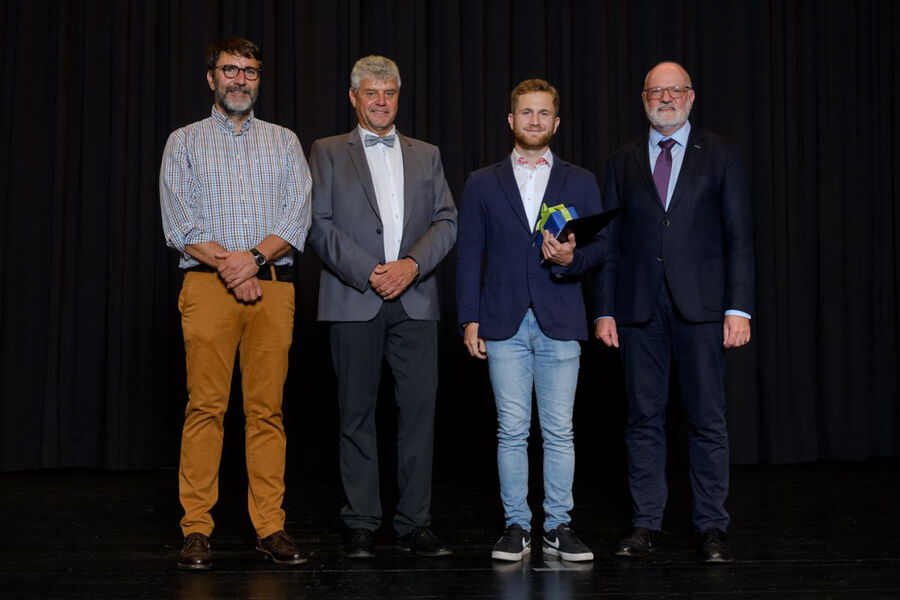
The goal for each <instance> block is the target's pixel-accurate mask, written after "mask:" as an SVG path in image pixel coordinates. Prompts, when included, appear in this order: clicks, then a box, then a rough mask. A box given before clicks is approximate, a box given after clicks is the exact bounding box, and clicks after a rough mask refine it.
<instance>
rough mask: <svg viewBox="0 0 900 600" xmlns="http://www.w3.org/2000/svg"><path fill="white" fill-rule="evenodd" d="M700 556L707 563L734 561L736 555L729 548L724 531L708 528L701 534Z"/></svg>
mask: <svg viewBox="0 0 900 600" xmlns="http://www.w3.org/2000/svg"><path fill="white" fill-rule="evenodd" d="M700 557H701V558H702V560H703V562H705V563H706V564H713V565H714V564H723V563H730V562H734V555H733V554H732V553H731V550H729V549H728V542H727V541H726V540H725V532H724V531H722V530H721V529H707V530H706V531H704V532H703V533H701V534H700Z"/></svg>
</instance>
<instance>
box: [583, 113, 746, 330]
mask: <svg viewBox="0 0 900 600" xmlns="http://www.w3.org/2000/svg"><path fill="white" fill-rule="evenodd" d="M647 139H648V135H646V134H645V135H644V136H642V137H641V138H640V139H637V140H635V141H633V142H632V143H630V144H628V145H626V146H625V147H624V148H622V149H621V150H618V151H617V152H616V153H615V154H613V156H612V157H611V158H610V159H609V163H608V165H607V169H606V181H605V184H604V188H603V202H604V204H605V205H606V207H607V209H611V208H616V207H618V208H620V209H621V213H620V214H619V215H617V216H616V218H615V220H613V222H612V223H611V224H610V226H609V227H608V229H609V233H608V243H609V257H608V259H607V262H606V265H605V267H604V269H603V272H602V273H601V274H600V276H598V277H597V278H596V279H595V293H596V294H595V299H596V301H597V306H596V307H595V316H596V317H601V316H613V317H615V318H616V321H617V322H618V323H625V324H627V323H641V322H645V321H648V320H650V318H651V317H652V316H653V314H654V312H655V310H656V303H657V298H658V294H659V289H660V286H661V285H662V283H663V280H665V281H666V282H668V285H669V289H670V290H671V293H672V298H673V300H674V301H675V305H676V307H677V308H678V310H679V312H680V313H681V314H682V316H684V317H685V318H686V319H687V320H689V321H697V322H702V321H719V320H722V319H723V317H724V313H725V311H726V310H729V309H735V310H741V311H744V312H746V313H749V314H753V312H754V308H755V304H754V283H755V281H754V280H755V264H754V258H753V223H752V219H753V215H752V207H751V202H750V193H749V190H748V187H747V178H746V173H745V171H744V166H743V163H742V161H741V156H740V151H739V150H738V148H737V146H735V145H734V144H732V143H730V142H728V141H726V140H724V139H723V138H721V137H719V136H717V135H715V134H712V133H709V132H706V131H702V130H699V129H692V130H691V134H690V137H689V139H688V143H687V147H686V148H685V155H684V162H683V163H682V166H681V172H680V173H679V175H678V181H677V183H676V186H675V190H674V192H673V194H672V200H671V201H670V203H669V210H668V211H664V210H663V209H662V205H661V203H660V200H659V195H658V193H657V191H656V186H655V185H654V183H653V175H652V172H651V170H650V158H649V155H648V151H647Z"/></svg>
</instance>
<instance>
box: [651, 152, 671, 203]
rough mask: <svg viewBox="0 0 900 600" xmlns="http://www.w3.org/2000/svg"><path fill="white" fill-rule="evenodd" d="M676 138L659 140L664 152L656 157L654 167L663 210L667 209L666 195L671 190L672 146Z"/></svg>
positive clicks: (655, 180)
mask: <svg viewBox="0 0 900 600" xmlns="http://www.w3.org/2000/svg"><path fill="white" fill-rule="evenodd" d="M674 145H675V140H673V139H671V138H669V139H667V140H662V141H660V142H659V147H660V148H662V152H660V153H659V156H657V157H656V166H655V167H654V168H653V182H654V183H655V184H656V191H657V192H658V193H659V202H660V203H661V204H662V207H663V210H666V195H667V194H668V192H669V176H670V175H671V174H672V146H674Z"/></svg>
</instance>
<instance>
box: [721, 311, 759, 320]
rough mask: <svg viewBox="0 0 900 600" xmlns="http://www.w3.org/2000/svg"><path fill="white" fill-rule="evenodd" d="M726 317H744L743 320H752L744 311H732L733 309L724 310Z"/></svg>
mask: <svg viewBox="0 0 900 600" xmlns="http://www.w3.org/2000/svg"><path fill="white" fill-rule="evenodd" d="M728 315H734V316H736V317H744V318H745V319H752V318H753V317H751V316H750V315H748V314H747V313H745V312H744V311H742V310H734V309H733V308H732V309H730V310H726V311H725V316H726V317H727V316H728Z"/></svg>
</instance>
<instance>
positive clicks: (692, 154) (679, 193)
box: [669, 129, 706, 212]
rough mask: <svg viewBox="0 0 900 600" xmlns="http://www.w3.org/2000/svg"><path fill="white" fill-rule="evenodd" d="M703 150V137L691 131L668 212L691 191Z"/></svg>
mask: <svg viewBox="0 0 900 600" xmlns="http://www.w3.org/2000/svg"><path fill="white" fill-rule="evenodd" d="M705 149H706V142H705V141H704V139H703V135H702V134H701V133H699V132H698V130H696V129H691V135H690V136H689V137H688V143H687V147H686V148H685V149H684V160H682V161H681V171H679V173H678V181H676V182H675V190H674V191H673V192H672V200H671V202H669V212H671V211H672V209H674V208H675V207H676V206H677V205H678V203H679V201H683V198H685V197H687V196H688V195H689V194H690V192H691V190H693V188H694V186H693V183H694V175H696V173H697V169H698V168H699V167H700V163H701V161H702V159H703V153H704V152H705V151H706V150H705Z"/></svg>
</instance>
